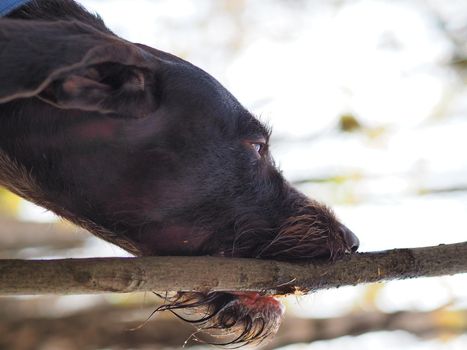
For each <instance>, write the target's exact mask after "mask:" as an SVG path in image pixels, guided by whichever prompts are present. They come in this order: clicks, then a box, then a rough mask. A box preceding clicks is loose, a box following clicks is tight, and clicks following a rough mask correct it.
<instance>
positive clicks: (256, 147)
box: [251, 142, 266, 157]
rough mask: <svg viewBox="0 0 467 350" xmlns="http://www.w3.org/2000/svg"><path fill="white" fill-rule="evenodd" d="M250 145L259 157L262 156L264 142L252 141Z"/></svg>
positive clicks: (264, 147)
mask: <svg viewBox="0 0 467 350" xmlns="http://www.w3.org/2000/svg"><path fill="white" fill-rule="evenodd" d="M251 146H253V149H254V150H255V151H256V153H257V154H258V156H259V157H262V156H263V154H264V152H265V151H266V144H265V143H264V142H252V143H251Z"/></svg>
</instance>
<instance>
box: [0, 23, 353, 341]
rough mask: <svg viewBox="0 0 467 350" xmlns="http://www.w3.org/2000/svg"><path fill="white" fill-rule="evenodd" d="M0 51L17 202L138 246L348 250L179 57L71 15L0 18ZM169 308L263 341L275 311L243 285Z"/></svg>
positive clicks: (308, 254) (292, 252)
mask: <svg viewBox="0 0 467 350" xmlns="http://www.w3.org/2000/svg"><path fill="white" fill-rule="evenodd" d="M0 52H2V54H1V62H0V64H1V66H2V69H1V71H0V81H2V84H1V85H0V114H4V115H2V118H5V119H4V121H3V126H4V127H3V132H0V133H1V136H2V141H1V146H2V149H3V150H4V152H6V153H7V154H8V155H9V157H10V158H11V159H12V162H14V163H15V164H19V165H18V169H19V170H18V171H19V172H22V175H23V177H17V178H16V179H13V178H12V177H11V176H10V177H8V178H7V176H6V175H3V178H2V179H1V181H2V182H3V183H5V184H6V186H7V187H9V188H11V189H12V190H14V191H16V192H17V193H19V194H21V195H23V196H25V197H27V198H28V199H32V200H34V201H35V202H37V203H39V204H42V205H44V206H46V207H48V208H50V209H52V210H54V211H55V212H57V213H58V214H60V215H63V216H65V217H67V218H69V219H71V220H72V221H74V222H77V223H79V224H81V225H83V226H85V227H87V228H89V229H90V230H91V231H93V232H94V233H96V234H98V235H99V236H101V237H103V238H105V239H107V240H109V241H111V242H114V243H116V244H118V245H120V246H122V247H123V248H125V249H127V250H129V251H131V252H132V253H134V254H138V255H201V254H211V255H219V256H226V257H230V256H237V257H254V258H273V259H283V260H297V259H313V258H338V257H339V256H342V255H343V254H344V253H345V252H352V251H354V250H356V248H357V247H358V240H357V238H356V237H355V235H353V234H352V233H351V231H350V230H348V229H347V228H346V227H345V226H344V225H342V224H341V223H340V222H339V221H338V220H337V219H336V217H335V216H334V214H333V213H332V211H331V210H330V209H329V208H327V207H326V206H324V205H322V204H320V203H318V202H316V201H315V200H312V199H309V198H307V197H306V196H304V195H303V194H301V193H300V192H298V191H297V190H295V189H294V188H293V187H292V186H290V184H289V183H288V182H287V181H286V180H285V179H284V178H283V176H282V175H281V173H280V171H279V170H278V169H277V168H276V166H275V165H274V162H273V159H272V157H271V155H270V153H269V136H270V132H269V130H268V128H266V127H265V126H264V125H263V124H262V123H261V122H260V121H258V120H257V119H256V118H255V117H254V116H253V115H252V114H251V113H249V112H248V111H247V110H246V109H245V108H243V107H242V105H241V104H240V103H239V102H238V101H237V100H236V99H235V98H234V97H233V96H232V95H231V94H230V93H229V92H228V91H227V90H226V89H225V88H224V87H223V86H222V85H221V84H220V83H219V82H217V81H216V80H215V79H214V78H213V77H211V76H210V75H209V74H207V73H206V72H204V71H202V70H201V69H199V68H197V67H195V66H193V65H191V64H190V63H188V62H186V61H184V60H182V59H180V58H177V57H175V56H173V55H170V54H167V53H164V52H161V51H158V50H156V49H153V48H150V47H147V46H144V45H139V44H133V43H129V42H127V41H124V40H122V39H120V38H118V37H116V36H114V35H112V34H111V33H110V32H108V31H102V30H99V29H98V28H95V27H93V26H90V25H88V24H83V23H80V22H76V21H63V22H49V21H34V20H27V21H25V20H12V19H6V20H0ZM1 106H3V107H1ZM6 114H8V115H6ZM25 173H27V174H28V176H27V177H26V176H25V175H24V174H25ZM0 177H2V176H1V174H0ZM18 178H20V179H23V178H24V179H25V180H20V181H19V184H18V180H17V179H18ZM21 181H23V182H28V181H29V182H31V184H29V187H30V188H29V190H27V191H25V190H22V189H21V185H22V186H23V187H24V186H25V184H24V183H23V184H21ZM32 183H33V184H32ZM258 302H259V304H261V305H263V307H258V305H255V304H257V303H258ZM171 305H172V306H171V307H167V308H168V309H179V308H193V307H196V308H198V307H200V306H203V305H204V306H206V305H207V306H208V310H209V312H208V314H209V315H210V317H209V322H212V323H209V327H214V328H216V327H218V328H227V329H230V328H238V326H239V325H241V326H243V328H242V327H240V328H241V329H242V330H241V332H240V333H241V334H243V336H240V337H238V338H237V339H235V342H242V341H250V340H254V339H263V338H264V336H265V335H266V334H269V333H270V332H272V331H273V330H274V329H275V328H276V325H277V319H278V318H279V317H280V315H281V314H282V309H281V308H280V307H278V306H277V303H276V302H275V301H273V300H272V299H261V298H259V296H257V295H250V294H226V293H224V294H222V295H221V294H208V295H193V294H189V295H184V296H181V297H178V298H177V299H176V301H174V302H172V304H171ZM205 321H206V320H205ZM248 329H249V331H245V330H248ZM242 332H243V333H242Z"/></svg>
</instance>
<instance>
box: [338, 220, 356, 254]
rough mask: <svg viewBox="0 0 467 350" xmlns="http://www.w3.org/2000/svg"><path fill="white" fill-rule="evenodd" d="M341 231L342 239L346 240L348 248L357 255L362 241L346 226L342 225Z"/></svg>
mask: <svg viewBox="0 0 467 350" xmlns="http://www.w3.org/2000/svg"><path fill="white" fill-rule="evenodd" d="M341 230H342V237H343V238H344V241H345V243H346V244H347V247H348V248H349V250H350V251H351V252H352V253H355V252H356V251H357V250H358V247H359V246H360V240H359V239H358V237H357V236H356V235H355V233H353V232H352V231H350V230H349V229H348V228H347V227H346V226H344V225H342V227H341Z"/></svg>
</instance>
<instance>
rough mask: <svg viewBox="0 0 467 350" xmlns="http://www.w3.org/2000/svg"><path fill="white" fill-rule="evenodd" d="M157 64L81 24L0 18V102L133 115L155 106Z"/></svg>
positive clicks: (131, 46) (145, 54) (138, 50)
mask: <svg viewBox="0 0 467 350" xmlns="http://www.w3.org/2000/svg"><path fill="white" fill-rule="evenodd" d="M157 67H158V61H157V59H156V58H155V57H154V56H153V55H151V54H150V53H148V52H147V51H145V50H144V49H142V48H141V47H138V46H137V45H134V44H132V43H129V42H127V41H124V40H122V39H120V38H118V37H116V36H113V35H111V34H108V33H103V32H100V31H98V30H96V29H94V28H92V27H91V26H88V25H85V24H81V23H77V22H61V21H58V22H41V21H29V20H28V21H25V20H14V19H0V103H5V102H9V101H12V100H15V99H19V98H29V97H34V96H35V97H38V98H40V99H42V100H43V101H45V102H47V103H50V104H52V105H54V106H56V107H57V108H64V109H70V108H73V109H81V110H85V111H97V112H100V113H106V114H113V115H115V116H120V117H130V118H131V117H136V118H138V117H142V116H145V115H147V114H148V113H150V112H151V111H153V110H154V109H155V108H156V107H157V101H156V97H155V96H156V93H155V90H157V89H156V85H155V82H154V79H155V75H156V73H155V72H156V70H157Z"/></svg>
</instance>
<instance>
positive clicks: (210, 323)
mask: <svg viewBox="0 0 467 350" xmlns="http://www.w3.org/2000/svg"><path fill="white" fill-rule="evenodd" d="M164 299H165V301H166V303H165V304H164V305H162V306H160V307H159V308H158V310H160V311H163V310H168V311H171V312H173V313H174V314H175V315H176V316H177V317H178V318H180V319H182V320H184V321H187V322H190V323H192V324H194V325H195V326H196V328H197V329H198V331H205V332H206V333H208V335H209V339H206V340H205V339H200V338H199V337H198V336H196V337H195V339H196V340H198V341H200V342H204V343H209V344H212V345H218V346H227V347H237V346H242V345H258V344H260V343H262V342H264V341H265V340H266V339H267V338H269V337H270V336H272V335H274V334H275V333H276V332H277V329H278V328H279V325H280V322H281V319H282V315H283V313H284V307H283V305H282V304H281V303H280V302H279V301H278V300H277V299H276V298H274V297H271V296H262V295H260V294H259V293H255V292H210V293H202V292H186V293H185V292H179V293H177V294H176V295H175V296H173V297H164Z"/></svg>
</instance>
